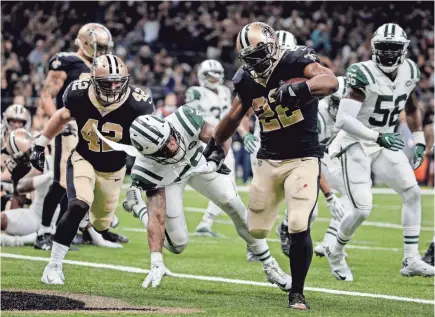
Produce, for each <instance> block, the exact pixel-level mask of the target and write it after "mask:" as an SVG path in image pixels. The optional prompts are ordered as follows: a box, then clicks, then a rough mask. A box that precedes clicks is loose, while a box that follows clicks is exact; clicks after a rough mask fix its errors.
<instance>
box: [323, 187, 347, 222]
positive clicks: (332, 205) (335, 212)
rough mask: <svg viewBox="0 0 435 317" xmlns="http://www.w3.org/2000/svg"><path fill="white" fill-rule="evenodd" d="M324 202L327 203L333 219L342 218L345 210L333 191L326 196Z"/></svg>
mask: <svg viewBox="0 0 435 317" xmlns="http://www.w3.org/2000/svg"><path fill="white" fill-rule="evenodd" d="M326 202H327V204H328V208H329V211H330V212H331V215H332V217H333V218H334V219H335V220H338V221H340V220H341V218H343V216H344V213H345V210H344V207H343V205H342V204H341V202H340V200H339V199H338V197H337V196H335V194H334V193H332V194H331V195H330V196H328V197H327V198H326Z"/></svg>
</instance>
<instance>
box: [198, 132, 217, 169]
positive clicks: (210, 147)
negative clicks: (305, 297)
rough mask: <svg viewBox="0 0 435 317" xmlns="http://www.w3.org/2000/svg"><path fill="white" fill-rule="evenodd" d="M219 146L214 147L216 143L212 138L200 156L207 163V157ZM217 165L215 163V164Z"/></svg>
mask: <svg viewBox="0 0 435 317" xmlns="http://www.w3.org/2000/svg"><path fill="white" fill-rule="evenodd" d="M219 148H220V147H219V146H216V143H215V141H214V138H213V137H211V138H210V141H208V143H207V146H206V147H205V149H204V151H202V155H204V157H205V158H206V160H207V161H209V159H208V158H209V156H210V155H211V153H212V152H213V151H215V150H217V149H219ZM216 164H217V163H216Z"/></svg>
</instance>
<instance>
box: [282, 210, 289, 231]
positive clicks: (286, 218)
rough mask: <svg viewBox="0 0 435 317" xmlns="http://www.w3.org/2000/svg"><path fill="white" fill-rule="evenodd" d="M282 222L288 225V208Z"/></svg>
mask: <svg viewBox="0 0 435 317" xmlns="http://www.w3.org/2000/svg"><path fill="white" fill-rule="evenodd" d="M282 223H283V224H284V226H287V227H288V210H287V209H286V210H285V214H284V219H283V220H282Z"/></svg>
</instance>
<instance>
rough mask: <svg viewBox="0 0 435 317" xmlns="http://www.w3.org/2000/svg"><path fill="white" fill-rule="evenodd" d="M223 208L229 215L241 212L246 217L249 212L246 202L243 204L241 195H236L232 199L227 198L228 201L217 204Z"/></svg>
mask: <svg viewBox="0 0 435 317" xmlns="http://www.w3.org/2000/svg"><path fill="white" fill-rule="evenodd" d="M217 206H218V207H219V208H221V209H222V210H223V211H225V213H226V214H227V215H228V216H230V217H231V216H233V215H236V214H240V215H242V216H244V217H245V219H246V216H247V214H248V212H247V209H246V206H245V204H243V202H242V200H241V199H240V197H239V196H234V197H232V198H231V199H229V200H227V202H226V203H223V204H219V205H217Z"/></svg>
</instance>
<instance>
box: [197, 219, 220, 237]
mask: <svg viewBox="0 0 435 317" xmlns="http://www.w3.org/2000/svg"><path fill="white" fill-rule="evenodd" d="M194 235H195V236H200V237H209V238H222V237H223V235H221V234H220V233H217V232H214V231H212V230H211V227H210V226H209V225H208V224H207V223H205V222H203V221H201V222H200V223H199V224H198V226H197V227H196V229H195V233H194Z"/></svg>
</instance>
